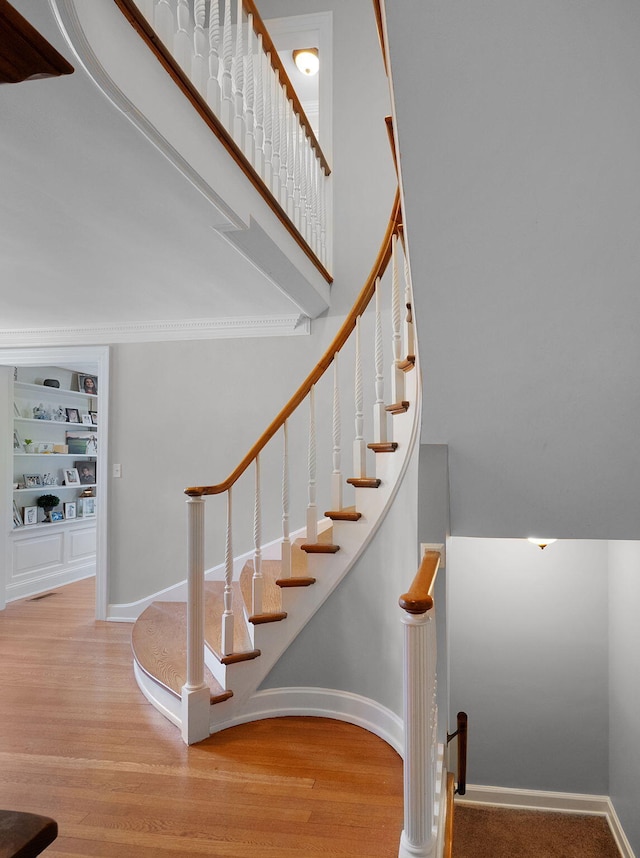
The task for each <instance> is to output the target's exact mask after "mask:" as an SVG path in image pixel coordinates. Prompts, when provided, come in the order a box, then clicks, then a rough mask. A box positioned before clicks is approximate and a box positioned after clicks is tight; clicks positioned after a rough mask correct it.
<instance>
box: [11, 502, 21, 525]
mask: <svg viewBox="0 0 640 858" xmlns="http://www.w3.org/2000/svg"><path fill="white" fill-rule="evenodd" d="M22 524H23V522H22V515H21V513H20V510H19V509H18V504H17V503H16V502H15V501H14V502H13V526H14V527H22Z"/></svg>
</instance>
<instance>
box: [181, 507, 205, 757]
mask: <svg viewBox="0 0 640 858" xmlns="http://www.w3.org/2000/svg"><path fill="white" fill-rule="evenodd" d="M204 503H205V501H204V498H203V497H190V498H189V499H188V500H187V521H188V547H187V551H188V554H187V564H188V569H187V681H186V683H185V684H184V685H183V687H182V693H181V698H182V738H183V740H184V741H185V742H186V743H187V744H188V745H192V744H193V743H194V742H200V741H202V739H206V738H207V736H208V735H209V717H210V716H209V712H210V700H211V692H210V690H209V688H208V686H207V685H205V682H204Z"/></svg>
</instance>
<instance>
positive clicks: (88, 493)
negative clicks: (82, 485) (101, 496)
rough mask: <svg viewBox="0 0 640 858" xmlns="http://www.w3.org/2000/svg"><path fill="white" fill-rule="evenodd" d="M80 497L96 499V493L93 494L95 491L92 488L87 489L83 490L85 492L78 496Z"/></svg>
mask: <svg viewBox="0 0 640 858" xmlns="http://www.w3.org/2000/svg"><path fill="white" fill-rule="evenodd" d="M78 497H79V498H93V497H95V494H94V492H93V489H92V488H89V487H87V488H86V489H83V490H82V491H81V492H80V494H79V495H78Z"/></svg>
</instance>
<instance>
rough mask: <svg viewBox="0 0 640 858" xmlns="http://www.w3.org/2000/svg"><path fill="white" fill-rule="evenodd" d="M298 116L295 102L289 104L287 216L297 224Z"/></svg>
mask: <svg viewBox="0 0 640 858" xmlns="http://www.w3.org/2000/svg"><path fill="white" fill-rule="evenodd" d="M296 121H297V118H296V115H295V113H294V110H293V101H288V103H287V133H288V135H289V136H288V142H287V214H288V215H289V217H290V219H291V220H292V221H293V223H295V222H296V221H295V170H296Z"/></svg>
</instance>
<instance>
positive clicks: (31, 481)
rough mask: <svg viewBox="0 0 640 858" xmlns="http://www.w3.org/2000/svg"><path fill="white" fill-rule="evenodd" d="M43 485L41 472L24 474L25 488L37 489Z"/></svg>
mask: <svg viewBox="0 0 640 858" xmlns="http://www.w3.org/2000/svg"><path fill="white" fill-rule="evenodd" d="M40 486H42V476H41V475H40V474H24V487H25V489H37V488H39V487H40Z"/></svg>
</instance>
